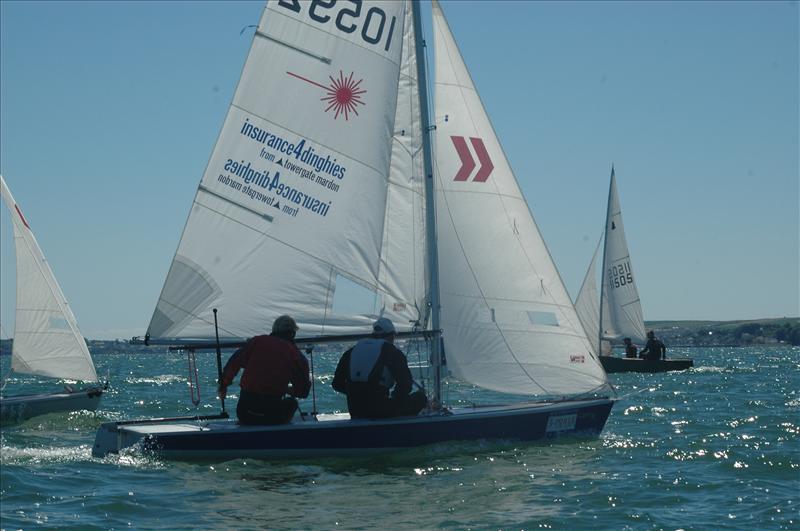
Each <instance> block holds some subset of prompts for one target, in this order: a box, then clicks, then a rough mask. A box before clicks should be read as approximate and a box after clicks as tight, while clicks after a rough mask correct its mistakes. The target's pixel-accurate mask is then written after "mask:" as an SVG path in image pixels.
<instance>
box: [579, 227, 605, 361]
mask: <svg viewBox="0 0 800 531" xmlns="http://www.w3.org/2000/svg"><path fill="white" fill-rule="evenodd" d="M602 243H603V239H602V238H600V241H598V242H597V247H596V248H595V250H594V254H593V255H592V261H591V263H590V264H589V270H588V271H587V272H586V276H585V277H584V278H583V283H582V284H581V289H580V291H579V292H578V296H577V297H576V299H575V311H576V312H578V318H579V319H580V320H581V324H583V329H584V330H585V331H586V335H587V336H589V339H590V340H592V339H595V338H599V337H600V293H599V292H598V290H597V280H596V278H595V277H596V276H597V255H598V254H599V252H600V244H602ZM595 353H597V349H595Z"/></svg>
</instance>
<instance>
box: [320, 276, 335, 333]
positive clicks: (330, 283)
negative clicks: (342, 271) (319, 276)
mask: <svg viewBox="0 0 800 531" xmlns="http://www.w3.org/2000/svg"><path fill="white" fill-rule="evenodd" d="M335 272H336V268H334V267H333V265H331V272H330V273H329V274H328V287H327V289H326V290H325V312H324V313H323V314H322V330H320V335H325V326H326V325H327V323H328V301H330V296H331V286H333V279H334V278H335V277H334V273H335Z"/></svg>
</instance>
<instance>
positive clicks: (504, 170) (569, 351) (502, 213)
mask: <svg viewBox="0 0 800 531" xmlns="http://www.w3.org/2000/svg"><path fill="white" fill-rule="evenodd" d="M433 23H434V39H435V52H436V61H435V65H436V74H435V77H436V91H435V92H436V94H435V98H436V136H435V156H434V160H435V162H436V174H437V179H438V180H437V182H438V185H439V187H438V191H437V196H436V208H437V231H438V237H439V240H438V241H439V265H440V285H441V306H442V310H441V322H442V329H443V330H444V341H445V350H446V356H447V363H448V367H449V368H450V370H451V371H452V372H453V373H454V375H455V376H457V377H459V378H462V379H464V380H467V381H469V382H471V383H474V384H476V385H479V386H481V387H485V388H488V389H493V390H497V391H504V392H510V393H518V394H532V395H570V394H578V393H582V392H591V391H593V390H597V389H600V388H604V387H605V386H606V385H607V379H606V375H605V372H604V371H603V368H602V367H601V365H600V363H599V362H598V360H597V359H596V358H595V357H594V356H593V355H592V347H591V345H590V343H589V340H588V338H587V337H586V333H585V331H584V329H583V326H582V325H581V323H580V320H579V319H578V315H577V314H576V312H575V308H574V307H573V305H572V301H571V300H570V298H569V294H568V293H567V291H566V289H565V287H564V284H563V282H562V281H561V278H560V276H559V274H558V271H557V270H556V267H555V265H554V264H553V261H552V259H551V257H550V254H549V251H548V250H547V247H546V246H545V244H544V241H543V240H542V237H541V235H540V233H539V230H538V228H537V227H536V224H535V222H534V220H533V216H532V215H531V213H530V209H529V208H528V205H527V203H526V201H525V199H524V197H523V196H522V193H521V191H520V189H519V185H518V184H517V181H516V178H515V177H514V174H513V172H512V171H511V167H510V166H509V164H508V161H507V160H506V158H505V155H504V153H503V151H502V148H501V146H500V143H499V141H498V139H497V137H496V135H495V133H494V130H493V129H492V126H491V123H490V122H489V118H488V116H487V115H486V111H485V110H484V108H483V105H482V103H481V101H480V98H479V96H478V93H477V91H476V90H475V87H474V85H473V83H472V80H471V78H470V75H469V73H468V71H467V68H466V66H465V65H464V62H463V60H462V58H461V55H460V53H459V51H458V48H457V46H456V44H455V41H454V39H453V37H452V35H451V33H450V30H449V28H448V26H447V22H446V21H445V19H444V14H443V13H442V11H441V7H440V6H439V4H438V3H437V2H433ZM459 153H461V155H459ZM469 160H472V161H473V162H474V163H475V167H474V168H473V170H472V171H470V172H469V174H468V175H467V176H466V178H464V174H465V173H467V172H466V170H465V166H466V168H467V169H468V167H469V162H468V161H469ZM488 160H490V161H491V164H492V165H493V166H494V167H493V169H492V170H491V173H489V174H488V176H487V175H486V172H487V171H488V169H489V164H490V163H489V162H487V161H488ZM459 177H460V180H456V179H457V178H459Z"/></svg>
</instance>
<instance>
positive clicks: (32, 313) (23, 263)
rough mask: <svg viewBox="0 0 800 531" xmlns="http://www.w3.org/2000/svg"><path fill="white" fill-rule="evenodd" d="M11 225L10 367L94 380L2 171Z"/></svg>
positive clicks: (86, 354)
mask: <svg viewBox="0 0 800 531" xmlns="http://www.w3.org/2000/svg"><path fill="white" fill-rule="evenodd" d="M0 188H1V189H2V195H3V201H4V202H5V204H6V206H7V207H8V211H9V214H10V215H11V220H12V225H13V228H14V248H15V252H16V259H17V303H16V305H17V308H16V317H15V323H14V346H13V348H12V357H11V368H12V370H14V372H19V373H26V374H36V375H40V376H49V377H52V378H66V379H70V380H83V381H86V382H94V381H97V373H96V372H95V369H94V363H92V357H91V355H90V354H89V349H88V348H87V346H86V341H85V340H84V339H83V336H82V335H81V333H80V330H78V324H77V323H76V321H75V316H74V315H73V314H72V310H71V309H70V308H69V306H68V305H67V300H66V298H65V297H64V293H63V292H62V291H61V287H60V286H59V285H58V282H56V278H55V276H54V275H53V271H52V270H51V269H50V265H49V264H48V263H47V261H46V260H45V257H44V254H43V253H42V249H41V248H40V247H39V244H38V242H37V241H36V237H35V236H34V235H33V232H31V229H30V227H29V226H28V222H27V221H26V220H25V218H24V217H23V215H22V210H21V209H20V208H19V206H18V205H17V203H16V202H15V201H14V197H13V196H12V195H11V191H10V190H9V189H8V186H7V185H6V182H5V180H4V179H3V178H2V176H0Z"/></svg>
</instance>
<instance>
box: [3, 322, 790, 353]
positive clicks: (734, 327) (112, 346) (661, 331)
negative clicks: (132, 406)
mask: <svg viewBox="0 0 800 531" xmlns="http://www.w3.org/2000/svg"><path fill="white" fill-rule="evenodd" d="M645 327H646V328H647V329H648V330H653V331H654V332H655V333H656V335H657V336H658V337H659V338H660V339H661V340H662V341H663V342H664V343H665V344H666V345H667V346H668V347H671V348H674V347H750V346H754V345H765V346H770V345H774V346H779V345H791V346H800V317H781V318H777V319H753V320H741V321H645ZM86 343H87V344H88V345H89V348H90V349H91V350H92V351H93V352H96V353H98V354H103V353H106V352H116V353H120V352H125V351H128V350H131V351H133V350H135V351H137V352H141V350H142V349H143V348H150V349H153V351H154V352H156V351H158V352H163V350H164V347H163V346H153V347H145V346H143V345H132V344H131V343H130V342H129V340H127V339H112V340H103V339H87V340H86ZM11 344H12V340H11V339H0V355H3V356H5V355H9V354H11Z"/></svg>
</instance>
